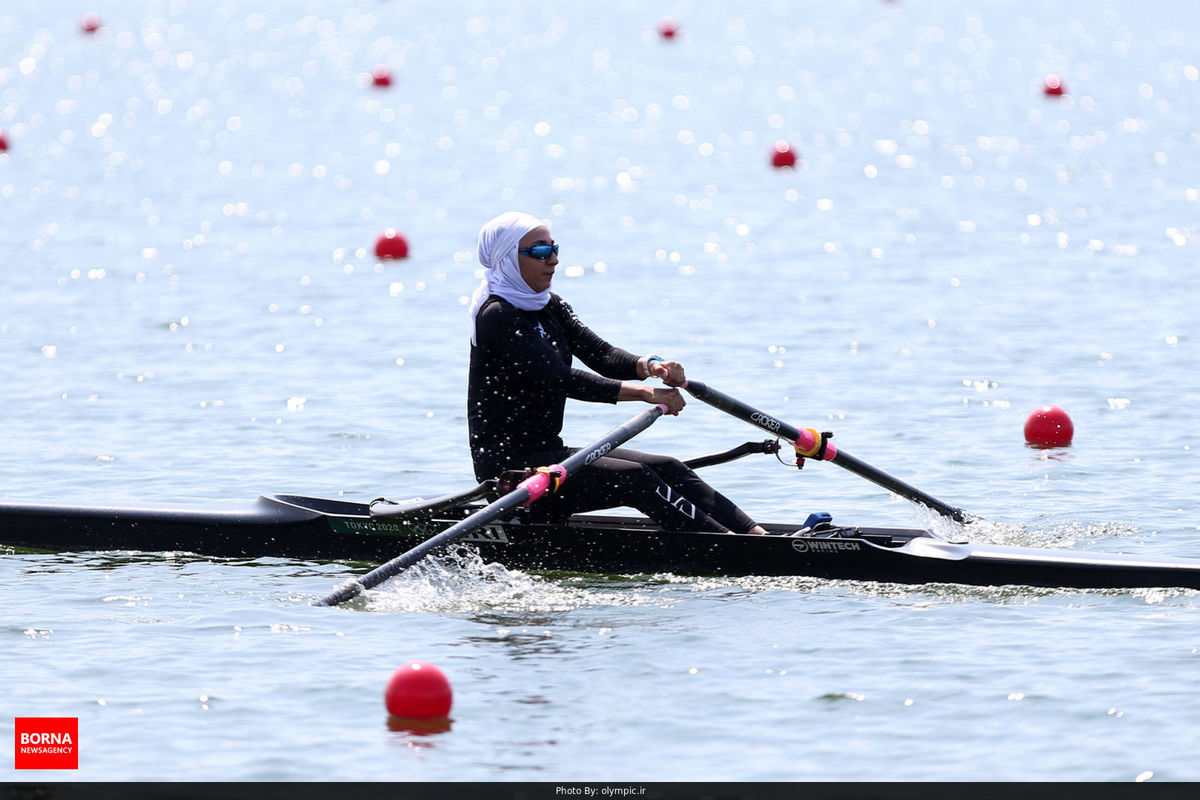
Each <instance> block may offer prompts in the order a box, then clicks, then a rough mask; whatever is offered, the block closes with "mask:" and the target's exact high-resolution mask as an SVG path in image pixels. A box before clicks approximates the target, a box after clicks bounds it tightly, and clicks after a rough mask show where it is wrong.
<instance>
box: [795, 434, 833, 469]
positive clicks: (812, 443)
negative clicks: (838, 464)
mask: <svg viewBox="0 0 1200 800" xmlns="http://www.w3.org/2000/svg"><path fill="white" fill-rule="evenodd" d="M816 449H817V437H816V434H814V433H813V432H812V431H811V430H809V429H808V428H805V429H804V430H802V431H800V436H799V437H798V438H797V439H796V451H797V452H799V453H803V452H811V451H813V450H816ZM836 455H837V448H836V447H834V446H833V442H830V441H826V442H825V456H824V459H825V460H826V461H832V460H833V458H834V456H836Z"/></svg>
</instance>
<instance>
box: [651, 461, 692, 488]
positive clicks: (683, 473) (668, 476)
mask: <svg viewBox="0 0 1200 800" xmlns="http://www.w3.org/2000/svg"><path fill="white" fill-rule="evenodd" d="M648 466H650V468H651V469H653V470H654V471H655V472H657V473H658V474H659V475H661V476H662V479H663V480H665V481H666V482H667V483H671V484H674V483H679V482H682V481H686V480H689V479H694V478H696V477H697V476H696V473H695V472H694V471H693V470H692V468H691V467H689V466H688V465H687V464H684V463H683V462H682V461H680V460H679V459H678V458H673V457H671V456H661V457H660V458H658V459H656V460H655V461H654V462H653V463H652V464H650V465H648Z"/></svg>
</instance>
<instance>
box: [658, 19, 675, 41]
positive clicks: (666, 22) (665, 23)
mask: <svg viewBox="0 0 1200 800" xmlns="http://www.w3.org/2000/svg"><path fill="white" fill-rule="evenodd" d="M677 33H679V23H678V22H676V21H675V19H674V18H672V17H664V18H663V19H661V20H659V23H658V35H659V36H661V37H662V38H664V39H674V38H675V35H676V34H677Z"/></svg>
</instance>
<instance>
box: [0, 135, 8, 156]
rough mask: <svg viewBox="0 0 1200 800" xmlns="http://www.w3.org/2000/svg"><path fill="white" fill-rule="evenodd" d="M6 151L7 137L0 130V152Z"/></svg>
mask: <svg viewBox="0 0 1200 800" xmlns="http://www.w3.org/2000/svg"><path fill="white" fill-rule="evenodd" d="M7 152H8V137H7V136H5V135H4V131H0V153H7Z"/></svg>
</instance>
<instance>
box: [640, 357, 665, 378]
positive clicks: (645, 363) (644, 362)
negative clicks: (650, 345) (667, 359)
mask: <svg viewBox="0 0 1200 800" xmlns="http://www.w3.org/2000/svg"><path fill="white" fill-rule="evenodd" d="M662 360H663V357H662V356H660V355H655V354H654V353H647V354H646V355H644V356H642V357H641V358H639V359H638V363H637V372H638V377H639V378H641V379H642V380H645V379H646V378H649V377H650V365H651V364H652V363H654V362H656V361H658V362H661V361H662Z"/></svg>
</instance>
